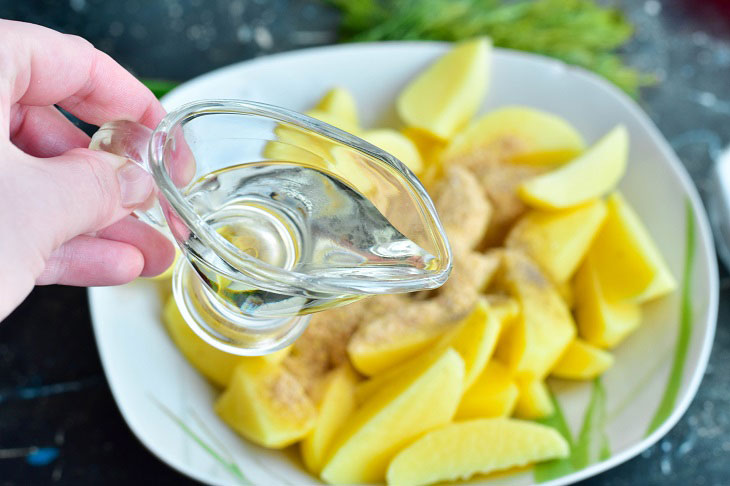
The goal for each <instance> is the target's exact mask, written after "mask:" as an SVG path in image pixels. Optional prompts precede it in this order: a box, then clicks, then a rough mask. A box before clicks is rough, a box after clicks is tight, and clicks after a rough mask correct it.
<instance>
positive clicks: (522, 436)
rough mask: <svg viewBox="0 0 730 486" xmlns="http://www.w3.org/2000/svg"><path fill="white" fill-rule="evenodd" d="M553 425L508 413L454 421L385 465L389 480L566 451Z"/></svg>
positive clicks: (406, 483) (413, 479)
mask: <svg viewBox="0 0 730 486" xmlns="http://www.w3.org/2000/svg"><path fill="white" fill-rule="evenodd" d="M569 453H570V448H569V446H568V443H567V442H566V440H565V439H564V438H563V436H561V435H560V433H558V432H557V431H556V430H555V429H553V428H552V427H547V426H545V425H540V424H536V423H532V422H526V421H522V420H515V419H508V418H494V419H477V420H469V421H466V422H457V423H453V424H449V425H446V426H444V427H441V428H438V429H436V430H433V431H431V432H429V433H427V434H426V435H424V436H423V437H421V438H420V439H418V440H417V441H415V442H414V443H413V444H411V445H410V446H408V447H407V448H405V449H404V450H402V451H401V452H400V453H399V454H398V455H397V456H395V458H394V459H393V461H392V462H391V463H390V465H389V466H388V473H387V480H388V484H389V485H397V486H421V485H426V484H433V483H441V482H442V481H455V480H458V479H469V478H470V477H471V476H473V475H475V474H487V473H490V472H493V471H499V470H504V469H508V468H512V467H519V466H525V465H527V464H530V463H533V462H539V461H545V460H548V459H556V458H563V457H567V456H568V454H569Z"/></svg>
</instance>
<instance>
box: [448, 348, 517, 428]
mask: <svg viewBox="0 0 730 486" xmlns="http://www.w3.org/2000/svg"><path fill="white" fill-rule="evenodd" d="M518 395H519V389H518V388H517V384H516V383H515V381H514V379H513V378H512V375H511V374H510V372H509V370H508V369H507V367H506V366H504V365H503V364H502V363H500V362H499V361H496V360H491V361H490V362H489V363H487V367H486V368H485V369H484V371H483V372H482V374H481V375H480V376H479V377H478V378H477V381H475V382H474V384H473V385H472V386H471V387H469V389H468V390H466V391H465V392H464V395H463V396H462V397H461V402H459V409H458V410H457V411H456V420H466V419H472V418H486V417H509V416H510V415H512V411H513V410H514V408H515V405H516V404H517V397H518Z"/></svg>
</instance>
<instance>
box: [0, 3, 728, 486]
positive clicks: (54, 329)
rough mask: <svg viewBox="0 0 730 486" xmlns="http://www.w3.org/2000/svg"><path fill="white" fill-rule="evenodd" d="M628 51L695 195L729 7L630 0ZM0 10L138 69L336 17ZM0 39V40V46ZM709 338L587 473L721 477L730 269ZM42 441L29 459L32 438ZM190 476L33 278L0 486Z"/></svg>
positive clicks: (639, 481) (178, 74)
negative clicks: (661, 412)
mask: <svg viewBox="0 0 730 486" xmlns="http://www.w3.org/2000/svg"><path fill="white" fill-rule="evenodd" d="M623 5H624V7H625V8H626V10H627V13H628V14H629V16H630V17H631V19H632V20H633V21H634V22H635V23H636V25H637V31H638V33H637V36H636V39H635V40H634V41H633V42H632V44H631V45H630V46H629V48H628V49H627V55H628V59H629V61H630V62H631V63H632V64H634V65H635V66H637V67H639V68H642V69H645V70H648V71H651V72H655V73H657V75H658V76H659V78H660V80H661V83H660V84H658V85H657V86H655V87H652V88H648V89H646V90H644V92H643V95H642V105H643V106H644V108H645V109H646V111H647V112H648V113H649V115H650V116H651V118H652V119H653V120H654V121H655V122H656V123H657V125H658V126H659V128H660V129H661V131H662V132H663V133H664V135H665V136H666V137H667V138H668V139H669V140H670V142H671V143H672V144H673V146H674V148H675V150H676V151H677V152H678V154H679V155H680V157H681V158H682V160H683V161H684V163H685V165H686V166H687V168H688V169H689V171H690V173H691V175H692V176H693V178H694V180H695V182H696V183H697V185H698V187H699V188H700V190H701V191H702V192H703V193H704V191H705V188H706V182H707V176H708V171H709V168H710V165H711V163H712V160H713V157H714V156H716V155H717V153H718V151H719V150H721V148H722V147H724V146H725V145H726V144H727V143H728V141H730V123H728V121H727V120H728V115H729V114H730V81H729V80H730V8H728V7H727V3H725V2H724V1H723V0H714V1H710V0H708V1H703V0H664V1H663V2H659V1H657V0H647V1H626V2H623ZM0 17H2V18H8V19H15V20H24V21H28V22H34V23H39V24H43V25H46V26H49V27H52V28H55V29H58V30H61V31H64V32H69V33H74V34H78V35H81V36H83V37H85V38H87V39H89V40H91V41H92V42H93V43H94V44H95V45H96V46H97V47H99V48H100V49H102V50H104V51H106V52H108V53H109V54H111V55H112V57H114V58H115V59H117V60H118V61H119V62H120V63H121V64H122V65H124V66H125V67H127V68H128V69H130V70H131V71H132V72H133V73H135V74H136V75H139V76H144V77H151V78H165V79H173V80H185V79H189V78H191V77H193V76H196V75H198V74H201V73H203V72H206V71H209V70H211V69H213V68H216V67H219V66H224V65H226V64H230V63H233V62H236V61H240V60H243V59H247V58H251V57H255V56H260V55H265V54H268V53H272V52H278V51H283V50H289V49H295V48H300V47H306V46H311V45H319V44H326V43H330V42H333V41H335V40H336V36H335V34H334V28H335V26H336V25H337V15H336V14H335V13H334V12H332V11H330V10H328V9H326V8H325V7H323V6H322V4H320V3H317V2H314V1H307V0H290V1H286V0H272V1H266V0H233V1H223V0H217V1H207V2H203V1H202V0H164V1H163V0H160V1H156V2H144V1H142V0H124V1H116V2H103V1H91V0H69V1H68V2H65V1H53V0H46V1H40V0H38V1H32V0H24V1H18V0H0ZM0 48H1V46H0ZM721 279H722V280H721V288H722V290H721V292H722V293H721V304H720V316H719V322H718V329H717V336H716V339H715V345H714V349H713V352H712V356H711V358H710V365H709V367H708V369H707V373H706V374H705V377H704V381H703V382H702V386H701V387H700V389H699V393H698V395H697V397H696V398H695V400H694V402H693V403H692V406H691V407H690V409H689V410H688V412H687V414H686V415H685V416H684V418H683V419H682V420H681V421H680V423H679V424H678V425H677V426H676V427H674V429H673V430H672V431H671V432H670V433H669V434H668V435H667V436H666V438H664V439H663V440H661V441H660V442H659V443H658V444H657V445H655V446H654V447H652V448H650V449H649V450H647V451H646V452H644V453H643V454H641V455H640V456H639V457H637V458H635V459H633V460H631V461H629V462H627V463H625V464H623V465H621V466H619V467H617V468H615V469H613V470H611V471H609V472H606V473H604V474H601V475H600V476H597V477H595V478H593V479H590V480H587V481H585V484H590V485H593V484H602V485H603V484H605V485H627V486H628V485H637V486H638V485H642V486H643V485H660V484H661V485H663V484H681V485H685V484H693V485H704V484H708V485H709V484H716V485H725V484H730V461H728V460H727V458H728V456H729V455H730V386H728V376H730V328H729V327H728V325H727V323H728V319H729V318H730V290H729V288H730V279H728V274H727V272H725V271H724V270H722V271H721ZM33 447H37V448H44V449H41V450H40V452H38V451H37V452H36V453H35V454H34V455H32V460H31V459H29V457H28V451H29V450H30V449H29V448H33ZM37 484H67V485H77V484H105V485H116V484H119V485H122V484H124V485H126V484H176V485H182V484H196V483H195V482H194V481H191V480H189V479H187V478H185V477H183V476H181V475H179V474H178V473H177V472H175V471H173V470H171V469H170V468H168V467H167V466H165V465H164V464H163V463H161V462H160V461H158V460H157V459H156V458H155V457H154V456H152V455H151V454H150V453H149V452H148V451H147V450H145V448H144V447H143V446H142V445H141V444H140V443H139V442H138V441H137V440H136V438H135V437H134V436H133V435H132V434H131V432H130V431H129V429H128V428H127V426H126V425H125V423H124V421H123V419H122V417H121V416H120V414H119V411H118V409H117V407H116V405H115V403H114V400H113V398H112V396H111V394H110V392H109V388H108V385H107V383H106V380H105V378H104V374H103V371H102V369H101V364H100V362H99V358H98V354H97V351H96V346H95V343H94V338H93V335H92V331H91V326H90V321H89V312H88V305H87V301H86V292H85V290H84V289H78V288H68V287H43V288H37V289H36V290H35V291H34V292H33V293H32V294H31V296H30V297H29V298H28V299H27V300H26V301H25V302H24V303H23V304H22V305H21V306H20V307H19V308H18V309H17V310H16V311H15V312H14V313H13V314H12V315H11V316H10V317H8V318H7V319H6V320H5V321H4V322H3V323H2V325H0V486H20V485H37Z"/></svg>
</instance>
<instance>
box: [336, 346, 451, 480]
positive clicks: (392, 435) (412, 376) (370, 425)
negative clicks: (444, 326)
mask: <svg viewBox="0 0 730 486" xmlns="http://www.w3.org/2000/svg"><path fill="white" fill-rule="evenodd" d="M463 379H464V362H463V361H462V359H461V358H460V357H459V354H458V353H457V352H456V351H454V350H453V349H450V348H448V349H446V350H445V351H444V352H443V353H441V355H440V356H438V357H437V359H435V360H433V361H431V362H430V363H429V364H428V366H425V367H424V366H419V367H414V368H413V369H409V370H408V371H407V372H405V373H403V374H402V375H400V376H398V378H397V379H395V380H394V381H392V382H390V383H388V384H387V385H386V386H384V387H383V388H382V389H381V390H380V391H378V392H377V393H376V394H375V395H373V396H372V397H371V398H370V399H369V400H367V401H366V402H365V403H364V404H363V405H362V406H361V407H360V408H358V409H357V410H356V411H355V413H354V415H352V416H351V417H350V419H348V421H347V424H346V425H345V427H344V429H342V430H341V431H340V432H339V433H338V439H337V442H336V443H335V444H333V446H332V452H331V456H330V458H329V460H328V461H327V463H326V465H325V466H324V469H323V470H322V478H323V479H324V480H325V481H327V482H328V483H330V484H353V483H358V484H359V483H369V482H375V481H381V480H382V479H383V478H384V477H385V470H386V467H387V466H388V463H389V462H390V460H391V459H392V458H393V456H394V455H395V454H396V453H397V452H398V451H399V450H401V449H402V448H403V447H404V446H405V445H406V444H408V443H409V442H410V441H412V440H413V439H414V438H416V437H418V436H419V435H420V434H422V433H424V432H427V431H429V430H431V429H434V428H436V427H439V426H441V425H444V424H446V423H448V422H449V421H450V420H451V419H452V418H453V416H454V413H455V412H456V407H457V405H458V404H459V398H460V396H461V392H462V381H463Z"/></svg>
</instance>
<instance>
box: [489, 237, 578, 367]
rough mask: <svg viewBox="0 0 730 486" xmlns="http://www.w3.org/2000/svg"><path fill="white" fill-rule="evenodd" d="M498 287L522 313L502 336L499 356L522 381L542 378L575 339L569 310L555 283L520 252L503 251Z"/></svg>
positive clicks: (498, 349)
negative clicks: (504, 291)
mask: <svg viewBox="0 0 730 486" xmlns="http://www.w3.org/2000/svg"><path fill="white" fill-rule="evenodd" d="M498 285H499V286H501V287H503V288H504V289H505V290H506V291H507V292H508V293H510V294H511V295H512V296H514V297H515V298H516V299H517V300H518V302H519V303H520V308H521V310H522V312H521V313H520V316H519V317H518V318H517V319H516V320H515V321H514V322H513V323H512V324H511V325H510V326H508V327H507V328H506V329H505V330H504V332H503V333H502V337H501V338H500V340H499V343H498V344H497V352H496V353H497V356H498V357H499V358H500V359H502V360H503V362H504V363H506V364H507V365H508V366H509V368H510V370H511V371H512V372H513V373H514V374H515V375H516V376H518V377H519V378H530V379H537V380H539V379H542V378H543V377H545V375H547V373H548V372H549V371H550V369H551V368H552V367H553V366H554V365H555V363H556V362H557V360H558V359H559V358H560V356H561V355H562V354H563V352H564V351H565V348H566V347H567V346H568V344H569V343H570V341H572V340H573V337H575V324H574V322H573V318H572V316H571V314H570V311H569V310H568V307H567V306H566V305H565V302H563V299H562V298H561V297H560V295H559V294H558V292H557V290H556V289H555V286H554V285H553V283H552V282H550V280H549V279H548V278H547V277H545V276H544V275H543V273H542V271H541V270H540V268H539V267H538V266H537V265H536V264H535V263H534V262H532V261H531V260H530V259H529V258H528V257H527V256H525V255H524V254H523V253H521V252H519V251H515V250H506V251H504V253H503V255H502V270H501V274H500V275H499V278H498Z"/></svg>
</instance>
